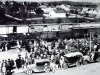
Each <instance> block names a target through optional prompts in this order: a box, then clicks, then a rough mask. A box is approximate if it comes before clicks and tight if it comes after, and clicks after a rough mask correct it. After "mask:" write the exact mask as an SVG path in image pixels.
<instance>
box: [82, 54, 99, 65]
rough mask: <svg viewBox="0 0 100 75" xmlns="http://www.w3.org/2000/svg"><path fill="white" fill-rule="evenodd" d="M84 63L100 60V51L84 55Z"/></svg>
mask: <svg viewBox="0 0 100 75" xmlns="http://www.w3.org/2000/svg"><path fill="white" fill-rule="evenodd" d="M83 58H84V59H83V60H84V62H83V64H85V65H86V64H88V63H91V62H100V52H89V53H88V54H87V55H84V56H83Z"/></svg>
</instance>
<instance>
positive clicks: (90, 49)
mask: <svg viewBox="0 0 100 75" xmlns="http://www.w3.org/2000/svg"><path fill="white" fill-rule="evenodd" d="M91 35H92V33H91V32H90V52H91V43H92V42H91Z"/></svg>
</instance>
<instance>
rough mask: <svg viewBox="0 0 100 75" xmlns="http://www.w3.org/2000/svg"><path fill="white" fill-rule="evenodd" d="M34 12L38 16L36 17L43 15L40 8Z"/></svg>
mask: <svg viewBox="0 0 100 75" xmlns="http://www.w3.org/2000/svg"><path fill="white" fill-rule="evenodd" d="M35 12H36V14H38V15H42V14H43V13H44V11H43V10H42V9H41V8H37V9H36V10H35Z"/></svg>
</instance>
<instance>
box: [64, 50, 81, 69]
mask: <svg viewBox="0 0 100 75" xmlns="http://www.w3.org/2000/svg"><path fill="white" fill-rule="evenodd" d="M63 57H64V65H63V66H64V68H68V67H71V66H77V67H79V66H80V65H81V64H82V63H83V54H82V53H81V52H73V53H68V54H66V55H64V56H63Z"/></svg>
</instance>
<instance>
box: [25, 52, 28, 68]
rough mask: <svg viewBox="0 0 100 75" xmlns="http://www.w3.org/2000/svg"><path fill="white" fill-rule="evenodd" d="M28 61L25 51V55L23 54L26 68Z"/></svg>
mask: <svg viewBox="0 0 100 75" xmlns="http://www.w3.org/2000/svg"><path fill="white" fill-rule="evenodd" d="M28 64H29V63H28V55H27V53H26V55H25V66H26V68H27V65H28Z"/></svg>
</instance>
